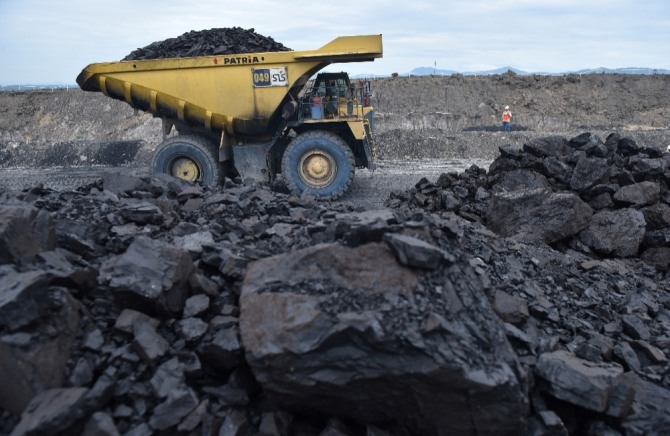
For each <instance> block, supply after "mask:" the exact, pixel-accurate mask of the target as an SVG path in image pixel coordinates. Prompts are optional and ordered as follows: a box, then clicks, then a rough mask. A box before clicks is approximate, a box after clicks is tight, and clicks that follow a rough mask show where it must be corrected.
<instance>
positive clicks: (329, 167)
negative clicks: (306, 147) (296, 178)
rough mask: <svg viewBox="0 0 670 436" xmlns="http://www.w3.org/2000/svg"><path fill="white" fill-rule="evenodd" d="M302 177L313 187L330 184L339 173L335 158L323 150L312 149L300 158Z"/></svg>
mask: <svg viewBox="0 0 670 436" xmlns="http://www.w3.org/2000/svg"><path fill="white" fill-rule="evenodd" d="M298 172H299V174H300V178H301V179H302V181H303V182H305V183H306V184H307V185H309V186H311V187H312V188H322V187H324V186H328V185H329V184H330V183H332V182H333V180H335V176H336V175H337V162H336V161H335V158H334V157H333V156H332V155H330V153H326V152H324V151H323V150H310V151H308V152H307V153H305V154H304V155H303V156H302V157H301V158H300V163H299V165H298Z"/></svg>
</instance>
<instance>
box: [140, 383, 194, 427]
mask: <svg viewBox="0 0 670 436" xmlns="http://www.w3.org/2000/svg"><path fill="white" fill-rule="evenodd" d="M198 404H199V401H198V397H197V395H196V394H195V392H193V390H191V389H189V388H185V387H180V388H177V389H173V390H172V391H170V393H169V394H168V397H167V399H166V400H165V401H164V402H162V403H160V404H159V405H158V406H156V408H155V409H154V410H153V414H152V415H151V417H150V418H149V426H150V427H151V428H152V429H154V430H167V429H169V428H171V427H174V426H176V425H177V424H179V423H180V422H181V420H182V419H184V418H185V417H186V416H187V415H188V414H189V413H191V412H192V411H193V409H195V408H196V407H198Z"/></svg>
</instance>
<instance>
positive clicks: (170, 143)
mask: <svg viewBox="0 0 670 436" xmlns="http://www.w3.org/2000/svg"><path fill="white" fill-rule="evenodd" d="M218 158H219V154H218V150H217V148H216V146H215V145H214V144H213V143H211V142H210V141H208V140H207V139H205V138H203V137H200V136H195V135H179V136H175V137H173V138H170V139H167V140H165V141H163V142H162V143H161V144H160V145H159V146H158V147H157V148H156V150H155V151H154V156H153V162H152V165H151V167H152V169H153V172H154V173H164V174H168V175H170V176H172V177H176V178H178V179H182V180H186V181H188V182H200V183H203V184H205V185H218V184H221V182H222V179H223V171H222V168H221V165H220V164H219V159H218Z"/></svg>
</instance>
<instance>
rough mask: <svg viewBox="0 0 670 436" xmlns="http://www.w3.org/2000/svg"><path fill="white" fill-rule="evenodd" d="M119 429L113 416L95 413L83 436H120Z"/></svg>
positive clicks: (85, 427)
mask: <svg viewBox="0 0 670 436" xmlns="http://www.w3.org/2000/svg"><path fill="white" fill-rule="evenodd" d="M120 435H121V433H119V429H118V428H117V427H116V424H114V420H113V419H112V417H111V416H109V415H108V414H106V413H105V412H95V413H94V414H93V415H91V418H90V419H89V420H88V422H87V423H86V425H85V426H84V431H83V432H82V435H81V436H120Z"/></svg>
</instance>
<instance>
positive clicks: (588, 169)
mask: <svg viewBox="0 0 670 436" xmlns="http://www.w3.org/2000/svg"><path fill="white" fill-rule="evenodd" d="M608 175H609V165H608V164H607V159H603V158H597V157H594V158H589V157H583V158H581V159H579V160H578V161H577V165H575V169H574V171H573V173H572V177H571V178H570V187H571V188H572V189H573V190H575V191H577V192H586V191H588V190H589V189H591V188H592V187H594V186H595V185H598V184H600V183H604V182H606V181H607V177H608Z"/></svg>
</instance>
